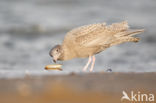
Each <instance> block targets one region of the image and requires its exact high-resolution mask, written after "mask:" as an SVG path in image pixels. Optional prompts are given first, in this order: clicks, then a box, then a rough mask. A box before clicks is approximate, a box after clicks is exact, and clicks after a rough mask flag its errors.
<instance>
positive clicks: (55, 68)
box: [45, 64, 62, 71]
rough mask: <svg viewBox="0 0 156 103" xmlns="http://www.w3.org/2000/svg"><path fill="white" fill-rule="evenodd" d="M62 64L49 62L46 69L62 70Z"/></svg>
mask: <svg viewBox="0 0 156 103" xmlns="http://www.w3.org/2000/svg"><path fill="white" fill-rule="evenodd" d="M61 67H62V65H61V64H49V65H46V66H45V69H46V70H59V71H62V68H61Z"/></svg>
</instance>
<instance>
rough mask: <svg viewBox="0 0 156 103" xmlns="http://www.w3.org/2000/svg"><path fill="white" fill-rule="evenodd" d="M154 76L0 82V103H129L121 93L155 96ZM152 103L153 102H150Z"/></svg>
mask: <svg viewBox="0 0 156 103" xmlns="http://www.w3.org/2000/svg"><path fill="white" fill-rule="evenodd" d="M155 81H156V73H104V72H101V73H82V74H75V73H71V74H69V75H55V76H30V75H27V76H26V77H24V78H21V79H0V83H1V85H0V102H1V103H121V102H122V103H130V101H128V100H123V101H121V97H122V96H123V94H122V92H123V91H125V92H127V94H128V95H129V96H130V92H131V91H134V93H136V94H138V92H140V94H141V93H142V94H150V93H152V94H154V95H156V88H155V87H156V82H155ZM150 103H154V102H150Z"/></svg>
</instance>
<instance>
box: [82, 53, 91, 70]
mask: <svg viewBox="0 0 156 103" xmlns="http://www.w3.org/2000/svg"><path fill="white" fill-rule="evenodd" d="M91 61H92V58H91V56H89V59H88V62H87V64H86V65H85V66H84V68H83V71H86V70H87V68H88V66H89V64H90V63H91Z"/></svg>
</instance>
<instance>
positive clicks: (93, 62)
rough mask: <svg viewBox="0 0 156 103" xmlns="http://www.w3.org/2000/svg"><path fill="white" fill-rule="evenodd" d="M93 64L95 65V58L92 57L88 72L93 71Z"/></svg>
mask: <svg viewBox="0 0 156 103" xmlns="http://www.w3.org/2000/svg"><path fill="white" fill-rule="evenodd" d="M94 64H95V56H94V55H93V58H92V65H91V67H90V70H89V71H90V72H92V71H93V68H94Z"/></svg>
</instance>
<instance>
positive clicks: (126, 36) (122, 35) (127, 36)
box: [111, 29, 144, 46]
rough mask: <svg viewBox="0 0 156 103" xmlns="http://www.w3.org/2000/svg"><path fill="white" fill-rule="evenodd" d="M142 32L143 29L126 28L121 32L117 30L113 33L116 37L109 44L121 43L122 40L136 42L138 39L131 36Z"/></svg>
mask: <svg viewBox="0 0 156 103" xmlns="http://www.w3.org/2000/svg"><path fill="white" fill-rule="evenodd" d="M142 32H144V29H138V30H126V31H123V32H119V33H117V34H116V35H114V36H115V37H116V40H115V41H113V42H112V43H111V46H113V45H117V44H121V43H124V42H138V41H139V40H140V39H139V38H137V37H133V36H134V35H136V34H139V33H142Z"/></svg>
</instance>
